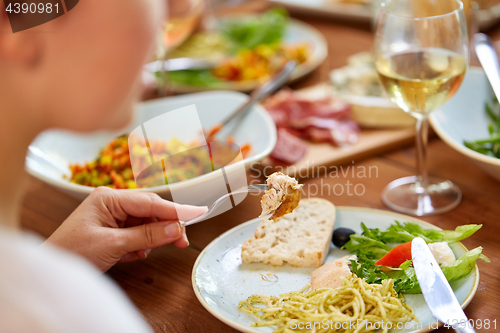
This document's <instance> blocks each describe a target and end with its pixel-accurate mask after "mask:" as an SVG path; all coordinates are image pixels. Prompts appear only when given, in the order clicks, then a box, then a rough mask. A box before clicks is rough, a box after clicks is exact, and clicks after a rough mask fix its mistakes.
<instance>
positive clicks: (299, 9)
mask: <svg viewBox="0 0 500 333" xmlns="http://www.w3.org/2000/svg"><path fill="white" fill-rule="evenodd" d="M269 1H271V2H272V3H275V4H278V5H281V6H283V7H285V8H287V9H288V10H290V11H292V12H296V13H301V14H303V13H307V14H310V15H317V16H322V17H331V18H340V19H347V20H351V21H362V22H370V21H371V20H373V15H374V14H375V10H374V9H373V5H371V4H368V5H366V4H357V3H342V2H340V1H335V0H307V1H304V0H269ZM372 2H373V1H372ZM377 2H378V3H380V0H379V1H377ZM475 15H476V18H475V19H476V20H477V24H478V25H479V28H480V29H481V30H488V29H490V28H492V27H493V26H495V25H496V24H498V22H499V21H500V4H497V5H494V6H492V7H490V8H486V9H481V10H478V11H476V12H475Z"/></svg>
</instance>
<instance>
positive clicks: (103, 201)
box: [46, 187, 207, 272]
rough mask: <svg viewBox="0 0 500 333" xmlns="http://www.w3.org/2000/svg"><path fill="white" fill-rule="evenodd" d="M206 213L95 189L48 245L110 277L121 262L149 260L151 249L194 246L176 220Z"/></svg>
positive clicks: (143, 196)
mask: <svg viewBox="0 0 500 333" xmlns="http://www.w3.org/2000/svg"><path fill="white" fill-rule="evenodd" d="M206 211H207V208H206V207H196V206H188V205H178V204H174V203H173V202H170V201H167V200H163V199H162V198H160V197H159V196H158V195H156V194H154V193H145V192H123V191H116V190H112V189H110V188H107V187H99V188H96V189H95V190H94V191H93V192H92V193H91V194H90V195H89V197H88V198H87V199H85V201H84V202H82V204H81V205H80V206H78V208H77V209H75V211H74V212H73V213H72V214H71V215H70V216H69V217H68V218H67V219H66V220H65V221H64V222H63V223H62V224H61V226H60V227H59V228H58V229H57V230H56V231H55V232H54V233H53V234H52V236H50V237H49V238H48V239H47V241H46V243H49V244H52V245H55V246H58V247H62V248H64V249H67V250H69V251H72V252H74V253H77V254H79V255H81V256H83V257H85V258H87V259H88V260H89V261H90V262H92V263H93V264H94V265H95V266H97V268H98V269H100V270H101V271H103V272H105V271H107V270H108V269H109V268H111V267H112V266H113V265H114V264H116V263H117V262H118V261H132V260H136V259H144V258H146V256H147V255H148V254H149V252H150V251H151V249H153V248H155V247H158V246H162V245H165V244H169V243H173V244H174V245H175V246H177V247H179V248H185V247H186V246H188V245H189V242H188V240H187V237H186V232H185V229H184V228H181V226H180V224H179V223H178V220H177V214H178V213H179V215H182V216H186V219H191V218H194V217H197V216H199V215H202V214H203V213H205V212H206Z"/></svg>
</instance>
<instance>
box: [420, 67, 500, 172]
mask: <svg viewBox="0 0 500 333" xmlns="http://www.w3.org/2000/svg"><path fill="white" fill-rule="evenodd" d="M430 121H431V124H432V126H433V128H434V130H435V131H436V133H437V134H438V135H439V137H440V138H441V139H442V140H443V141H445V142H446V143H447V144H448V145H450V146H451V147H452V148H454V149H455V150H457V151H458V152H460V153H462V154H463V155H465V156H467V157H469V158H471V159H472V160H473V161H474V162H476V163H477V164H478V165H479V167H480V168H481V169H483V170H484V171H486V172H487V173H488V174H490V175H491V176H492V177H494V178H496V179H497V180H499V181H500V104H499V102H498V101H497V99H496V98H495V97H494V94H493V91H492V89H491V86H490V84H489V82H488V79H487V77H486V75H485V73H484V71H483V70H482V69H481V68H474V67H473V68H471V69H470V70H469V71H468V73H467V75H466V77H465V79H464V82H463V84H462V86H461V87H460V89H459V91H458V92H457V94H456V95H455V96H454V97H453V98H452V99H451V100H450V102H449V103H448V104H446V105H445V106H444V107H442V108H441V109H440V110H437V111H436V112H434V113H433V114H432V115H431V116H430Z"/></svg>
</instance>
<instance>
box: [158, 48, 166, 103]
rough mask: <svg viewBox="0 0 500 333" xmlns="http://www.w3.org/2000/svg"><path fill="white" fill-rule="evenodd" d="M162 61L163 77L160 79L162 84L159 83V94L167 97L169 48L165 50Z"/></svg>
mask: <svg viewBox="0 0 500 333" xmlns="http://www.w3.org/2000/svg"><path fill="white" fill-rule="evenodd" d="M161 59H162V60H163V61H162V66H161V79H160V84H159V85H158V95H159V96H160V97H165V96H167V93H168V79H169V77H168V74H169V72H168V68H167V60H168V52H167V50H165V51H164V54H163V57H161Z"/></svg>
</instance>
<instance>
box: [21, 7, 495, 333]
mask: <svg viewBox="0 0 500 333" xmlns="http://www.w3.org/2000/svg"><path fill="white" fill-rule="evenodd" d="M263 6H265V5H262V4H261V3H253V4H251V5H250V7H249V8H250V9H251V10H259V9H262V8H263ZM298 18H299V19H301V20H303V21H305V22H307V23H309V24H312V25H313V26H315V27H316V28H317V29H318V30H320V31H321V32H322V33H323V34H324V35H325V37H326V38H327V40H328V43H329V45H328V51H329V56H328V58H327V59H326V61H325V62H324V63H323V64H322V65H321V66H320V67H319V68H318V69H317V70H316V71H314V72H313V73H312V74H311V75H310V76H309V77H307V78H306V79H305V80H303V81H301V82H300V83H297V84H296V85H295V86H294V88H301V87H305V86H308V85H312V84H315V83H318V82H323V81H326V80H327V79H328V73H329V71H330V70H331V69H333V68H336V67H339V66H343V65H345V62H346V58H347V57H348V56H349V55H351V54H354V53H356V52H361V51H365V50H369V49H370V48H371V46H372V34H371V32H370V30H369V28H370V27H369V26H368V25H366V26H360V25H356V24H353V23H348V22H338V21H335V20H329V19H320V18H315V17H302V16H299V17H298ZM490 34H491V35H492V36H493V38H495V39H499V38H500V28H499V29H497V30H495V31H493V32H491V33H490ZM428 157H429V173H430V175H435V176H440V177H444V178H447V179H450V180H452V181H453V182H454V183H455V184H457V185H459V186H460V188H461V189H462V191H463V196H464V197H463V201H462V203H461V204H460V205H459V206H458V207H457V208H456V209H454V210H453V211H451V212H449V213H446V214H441V215H438V216H432V217H424V218H422V219H423V220H425V221H428V222H430V223H433V224H435V225H437V226H439V227H441V228H444V229H453V228H455V227H456V226H458V225H462V224H469V223H479V224H483V228H482V229H481V230H480V231H479V232H477V234H476V235H474V237H472V238H471V239H468V240H465V241H464V242H463V243H464V245H465V246H467V247H468V248H474V247H476V246H483V247H484V253H485V254H486V255H487V256H488V257H489V258H490V259H491V260H492V263H491V264H484V263H482V262H481V263H479V269H480V272H481V281H480V284H479V288H478V291H477V294H476V296H475V297H474V299H473V300H472V302H471V303H470V305H469V306H468V307H467V309H466V311H465V312H466V314H467V316H468V317H469V318H471V319H474V320H476V319H483V320H484V319H490V320H495V319H497V322H498V323H497V324H498V325H500V295H499V293H498V292H497V290H498V289H497V288H498V283H499V282H500V279H499V278H498V277H499V276H500V265H498V263H499V260H500V232H499V231H498V230H499V229H498V228H499V226H500V223H499V217H500V205H499V204H498V200H499V198H500V183H499V182H497V181H495V180H494V179H493V178H491V177H490V176H488V175H486V174H485V173H483V172H482V171H480V170H478V168H477V167H476V165H475V164H474V163H473V162H472V161H471V160H469V159H468V158H466V157H464V156H462V155H460V154H459V153H457V152H456V151H454V150H453V149H451V148H450V147H448V146H447V145H446V144H445V143H443V142H442V141H441V140H439V139H434V140H431V142H430V144H429V152H428ZM354 165H355V166H365V167H367V168H368V167H376V168H377V169H378V175H374V174H372V178H367V179H364V178H352V175H348V176H347V177H346V178H329V177H328V176H324V177H321V178H316V179H310V180H307V181H305V186H304V187H305V189H306V192H307V191H309V190H312V189H315V188H316V186H320V187H321V186H328V185H330V186H331V185H334V184H336V183H341V184H345V183H346V182H347V181H350V182H351V183H352V184H362V185H363V186H364V188H365V193H364V194H363V195H361V196H355V195H354V196H348V195H343V196H335V195H328V194H327V193H324V194H323V195H321V194H319V195H317V196H319V197H323V198H326V199H328V200H331V201H332V202H333V203H335V204H336V205H345V206H360V207H371V208H379V209H387V207H385V206H384V205H383V204H382V203H381V201H380V193H381V192H382V189H383V188H384V186H385V185H387V184H388V183H389V182H390V181H392V180H394V179H396V178H399V177H403V176H408V175H412V174H413V173H414V171H415V168H414V165H415V151H414V149H413V147H406V148H404V149H399V150H397V151H392V152H388V153H386V154H382V155H378V156H373V157H371V158H368V159H364V160H360V161H354ZM249 177H250V178H251V180H253V179H256V178H257V179H259V175H258V174H249ZM261 180H262V179H261ZM78 204H79V202H77V201H76V200H74V199H72V198H70V197H68V196H66V195H64V194H62V193H60V192H58V191H57V190H55V189H54V188H52V187H50V186H48V185H46V184H44V183H42V182H41V181H39V180H36V179H34V178H30V179H29V184H28V187H27V194H26V197H25V199H24V202H23V207H22V212H21V221H22V225H23V227H24V228H25V229H28V230H32V231H34V232H36V233H38V234H40V235H42V236H43V237H47V236H48V235H50V234H51V233H52V232H53V231H54V230H55V229H56V228H57V227H58V225H59V224H60V223H61V222H62V221H63V220H64V219H65V218H66V217H67V216H68V215H69V214H70V213H71V211H73V209H75V208H76V207H77V205H78ZM258 214H259V201H258V198H256V197H254V196H249V197H248V198H247V199H245V201H244V202H243V203H241V204H240V205H239V206H238V207H237V208H235V209H233V210H231V211H228V212H226V213H224V214H222V215H220V216H218V217H215V218H213V219H212V220H210V221H206V222H203V223H200V224H197V225H194V226H190V227H188V231H187V232H188V236H189V239H190V242H191V245H190V246H189V247H188V248H187V249H184V250H179V249H177V248H175V247H174V246H164V247H162V248H158V249H155V250H153V252H152V253H151V254H150V256H149V257H148V259H147V260H144V261H140V262H134V263H127V264H118V265H116V266H115V267H114V268H112V269H111V270H110V271H109V272H108V275H109V276H110V277H111V278H113V279H114V280H115V281H116V282H117V283H118V284H119V285H120V286H121V287H122V288H123V289H124V290H125V292H126V293H127V294H128V295H129V297H130V298H131V299H132V301H133V302H134V303H135V304H136V306H137V307H138V308H139V309H140V311H141V312H142V313H143V314H144V317H145V318H146V320H147V321H148V322H149V323H150V324H151V326H152V327H153V329H154V331H155V332H234V330H233V329H232V328H230V327H228V326H226V325H225V324H223V323H222V322H220V321H219V320H217V319H216V318H215V317H213V316H212V315H210V314H209V313H208V312H207V311H206V310H205V309H204V308H203V307H202V306H201V305H200V303H199V302H198V300H197V299H196V297H195V295H194V292H193V288H192V286H191V271H192V268H193V264H194V262H195V260H196V258H197V256H198V254H199V253H200V251H201V250H202V249H203V248H204V247H205V246H206V245H207V244H208V243H209V242H210V241H212V240H213V239H214V238H215V237H217V236H218V235H220V234H221V233H223V232H225V231H226V230H229V229H231V228H232V227H234V226H236V225H238V224H240V223H242V222H245V221H247V220H249V219H252V218H254V217H256V216H257V215H258ZM497 224H498V225H497ZM444 330H445V329H444V328H441V329H440V331H444ZM499 330H500V329H499ZM477 331H481V330H477ZM491 331H492V332H494V331H495V330H494V329H492V330H491Z"/></svg>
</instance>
